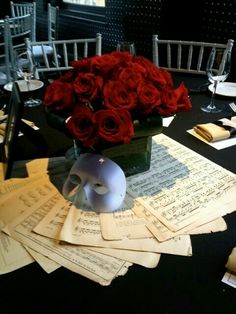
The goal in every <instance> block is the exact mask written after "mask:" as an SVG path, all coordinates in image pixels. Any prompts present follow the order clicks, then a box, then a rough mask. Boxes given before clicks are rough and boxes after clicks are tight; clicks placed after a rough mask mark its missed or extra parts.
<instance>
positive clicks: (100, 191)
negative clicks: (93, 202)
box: [92, 183, 108, 194]
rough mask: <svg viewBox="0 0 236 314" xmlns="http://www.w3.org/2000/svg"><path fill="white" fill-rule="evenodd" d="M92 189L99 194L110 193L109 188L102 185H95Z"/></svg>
mask: <svg viewBox="0 0 236 314" xmlns="http://www.w3.org/2000/svg"><path fill="white" fill-rule="evenodd" d="M92 189H93V190H94V191H95V192H96V193H97V194H106V193H107V192H108V188H107V187H105V186H104V185H103V184H101V183H93V185H92Z"/></svg>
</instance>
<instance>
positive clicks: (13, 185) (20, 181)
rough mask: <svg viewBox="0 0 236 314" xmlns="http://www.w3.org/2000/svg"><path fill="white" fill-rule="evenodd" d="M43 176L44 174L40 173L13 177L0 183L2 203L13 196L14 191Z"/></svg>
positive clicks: (0, 200) (0, 201) (0, 199)
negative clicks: (24, 176)
mask: <svg viewBox="0 0 236 314" xmlns="http://www.w3.org/2000/svg"><path fill="white" fill-rule="evenodd" d="M41 178H42V174H38V175H36V176H32V177H31V178H29V177H26V178H12V179H8V180H5V181H3V182H2V183H1V184H0V205H1V203H3V202H4V201H5V200H6V199H7V198H8V197H11V198H13V197H14V195H13V193H14V192H15V191H18V190H19V189H20V188H24V186H25V185H27V184H31V183H33V182H34V181H36V180H39V179H41Z"/></svg>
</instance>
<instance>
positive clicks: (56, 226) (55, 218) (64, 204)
mask: <svg viewBox="0 0 236 314" xmlns="http://www.w3.org/2000/svg"><path fill="white" fill-rule="evenodd" d="M70 208H71V203H70V202H68V201H65V200H61V202H60V203H57V204H56V205H55V207H54V209H55V212H54V210H53V209H52V210H51V211H50V212H49V213H48V214H47V215H46V216H45V218H44V219H42V220H41V221H40V222H39V224H38V225H37V226H36V227H35V228H34V231H35V232H37V233H39V234H41V235H44V236H47V237H49V238H52V239H57V240H58V239H59V235H60V232H61V228H62V227H63V225H64V223H65V219H66V217H67V214H68V211H69V210H70ZM89 216H91V217H93V216H94V217H96V219H94V220H92V221H90V223H91V224H92V225H94V226H96V225H97V223H99V221H98V219H97V216H98V214H97V213H92V214H91V215H89ZM86 217H88V215H86ZM87 223H88V220H87ZM92 235H93V237H94V234H93V233H92ZM149 236H150V232H149ZM87 248H88V249H89V248H90V249H91V250H93V251H95V252H99V253H102V254H107V255H109V256H113V257H116V258H119V259H123V260H126V261H128V262H130V263H135V264H139V265H142V266H145V267H148V268H153V267H156V265H157V264H158V262H159V259H160V254H158V253H153V252H140V251H130V250H127V249H125V250H120V249H107V248H103V247H102V248H97V247H92V246H89V247H87Z"/></svg>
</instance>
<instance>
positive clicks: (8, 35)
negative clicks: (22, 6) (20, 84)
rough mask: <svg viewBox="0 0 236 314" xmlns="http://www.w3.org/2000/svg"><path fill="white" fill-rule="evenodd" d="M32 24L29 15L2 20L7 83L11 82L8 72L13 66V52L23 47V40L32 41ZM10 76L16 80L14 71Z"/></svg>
mask: <svg viewBox="0 0 236 314" xmlns="http://www.w3.org/2000/svg"><path fill="white" fill-rule="evenodd" d="M32 23H33V17H32V15H31V14H27V15H24V16H18V17H12V18H10V17H6V18H5V20H4V43H5V63H6V74H7V81H8V82H9V81H11V80H12V78H11V73H10V72H11V69H12V68H13V66H14V64H15V50H16V49H19V48H23V47H25V38H30V39H31V40H32ZM12 74H13V78H14V79H15V80H16V79H17V77H16V76H14V71H12ZM15 75H16V74H15Z"/></svg>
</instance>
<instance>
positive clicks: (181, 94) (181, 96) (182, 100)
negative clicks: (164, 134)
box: [175, 82, 192, 111]
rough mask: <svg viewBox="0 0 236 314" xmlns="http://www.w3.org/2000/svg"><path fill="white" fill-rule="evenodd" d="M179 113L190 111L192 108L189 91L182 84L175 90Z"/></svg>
mask: <svg viewBox="0 0 236 314" xmlns="http://www.w3.org/2000/svg"><path fill="white" fill-rule="evenodd" d="M175 95H176V98H177V99H176V102H177V111H188V110H189V109H191V108H192V104H191V101H190V98H189V97H188V90H187V88H186V87H185V85H184V83H183V82H182V83H181V84H180V85H179V87H178V88H176V90H175Z"/></svg>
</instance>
